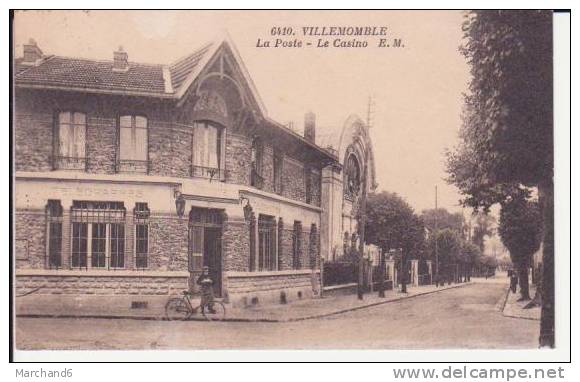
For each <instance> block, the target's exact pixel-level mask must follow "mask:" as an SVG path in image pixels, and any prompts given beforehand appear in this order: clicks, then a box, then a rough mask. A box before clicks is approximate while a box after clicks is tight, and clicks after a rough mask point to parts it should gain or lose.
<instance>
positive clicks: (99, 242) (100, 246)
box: [91, 223, 107, 268]
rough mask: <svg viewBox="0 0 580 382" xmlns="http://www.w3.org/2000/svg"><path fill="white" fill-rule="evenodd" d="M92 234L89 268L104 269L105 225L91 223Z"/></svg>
mask: <svg viewBox="0 0 580 382" xmlns="http://www.w3.org/2000/svg"><path fill="white" fill-rule="evenodd" d="M92 234H93V237H92V240H91V246H92V257H91V266H92V267H95V268H104V267H105V265H106V259H105V256H106V245H107V225H106V224H105V223H93V229H92Z"/></svg>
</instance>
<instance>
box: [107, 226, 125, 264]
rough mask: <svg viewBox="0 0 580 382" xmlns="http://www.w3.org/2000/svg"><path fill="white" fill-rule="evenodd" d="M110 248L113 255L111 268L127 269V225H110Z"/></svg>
mask: <svg viewBox="0 0 580 382" xmlns="http://www.w3.org/2000/svg"><path fill="white" fill-rule="evenodd" d="M109 230H110V240H109V248H110V254H111V268H124V267H125V225H124V224H119V223H116V224H110V225H109Z"/></svg>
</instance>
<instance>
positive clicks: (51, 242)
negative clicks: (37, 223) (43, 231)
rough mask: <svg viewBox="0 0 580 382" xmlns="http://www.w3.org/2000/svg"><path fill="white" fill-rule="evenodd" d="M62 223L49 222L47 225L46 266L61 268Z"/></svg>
mask: <svg viewBox="0 0 580 382" xmlns="http://www.w3.org/2000/svg"><path fill="white" fill-rule="evenodd" d="M61 254H62V223H61V222H50V223H49V225H48V266H49V268H60V267H61V266H62V255H61Z"/></svg>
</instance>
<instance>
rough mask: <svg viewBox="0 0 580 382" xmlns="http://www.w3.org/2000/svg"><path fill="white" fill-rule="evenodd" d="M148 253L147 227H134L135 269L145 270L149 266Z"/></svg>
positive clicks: (142, 225)
mask: <svg viewBox="0 0 580 382" xmlns="http://www.w3.org/2000/svg"><path fill="white" fill-rule="evenodd" d="M148 253H149V226H148V225H147V224H137V225H135V267H137V268H147V267H148V266H149V264H148V261H147V257H148V256H147V255H148Z"/></svg>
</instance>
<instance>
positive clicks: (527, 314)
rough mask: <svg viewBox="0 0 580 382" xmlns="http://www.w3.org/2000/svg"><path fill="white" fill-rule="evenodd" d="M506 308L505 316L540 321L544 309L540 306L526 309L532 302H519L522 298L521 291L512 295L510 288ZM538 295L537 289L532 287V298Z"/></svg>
mask: <svg viewBox="0 0 580 382" xmlns="http://www.w3.org/2000/svg"><path fill="white" fill-rule="evenodd" d="M506 293H507V295H506V300H505V306H504V308H503V315H504V316H506V317H512V318H523V319H526V320H537V321H539V320H540V314H541V311H542V309H541V308H540V307H539V306H536V307H534V308H530V309H524V306H526V305H527V304H528V303H529V302H530V300H528V301H521V302H518V301H517V300H518V298H520V293H519V290H518V291H517V292H516V293H512V292H511V291H510V290H509V288H508V290H507V292H506ZM535 294H536V288H535V287H534V286H532V285H530V296H532V297H533V296H534V295H535Z"/></svg>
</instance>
